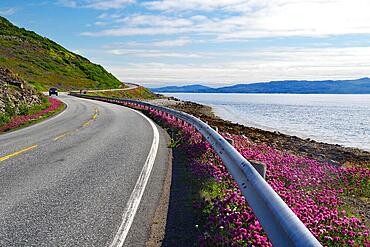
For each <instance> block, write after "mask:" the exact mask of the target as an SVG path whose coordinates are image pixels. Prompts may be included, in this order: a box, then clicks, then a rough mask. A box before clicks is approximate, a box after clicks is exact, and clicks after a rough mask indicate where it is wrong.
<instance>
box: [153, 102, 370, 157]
mask: <svg viewBox="0 0 370 247" xmlns="http://www.w3.org/2000/svg"><path fill="white" fill-rule="evenodd" d="M151 102H152V103H154V104H159V105H163V106H167V107H171V108H173V109H176V110H181V111H183V112H186V113H189V114H192V115H194V116H195V117H198V118H200V119H202V120H203V121H206V122H208V124H209V125H210V126H212V127H217V128H218V129H219V131H221V132H226V133H230V134H238V135H244V136H246V137H247V138H248V139H249V140H250V141H252V142H254V143H256V144H265V145H268V146H271V147H273V148H276V149H278V150H284V151H288V152H290V153H292V154H295V155H299V156H305V157H309V158H312V159H315V160H318V161H323V162H330V163H333V164H344V163H346V162H363V163H369V162H370V152H369V151H366V150H363V149H359V148H352V147H343V146H340V145H338V144H329V143H325V142H319V141H315V140H311V139H309V138H306V139H304V138H301V137H298V136H295V135H289V134H285V133H281V132H279V131H272V130H264V129H261V128H257V127H249V126H245V125H242V124H238V123H233V122H231V121H229V120H224V119H222V118H220V117H218V116H217V115H216V114H215V112H214V109H212V107H210V106H206V105H202V104H199V103H194V102H191V101H182V100H179V99H176V98H174V97H168V98H162V99H156V100H151Z"/></svg>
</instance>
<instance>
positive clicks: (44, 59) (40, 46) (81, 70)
mask: <svg viewBox="0 0 370 247" xmlns="http://www.w3.org/2000/svg"><path fill="white" fill-rule="evenodd" d="M0 66H3V67H7V68H9V69H11V70H12V71H13V72H15V73H17V74H19V75H20V76H22V77H23V79H25V80H26V81H28V82H30V83H31V84H33V85H34V87H36V88H37V89H38V90H45V89H47V88H49V87H52V86H55V87H58V88H60V89H63V90H71V89H81V88H82V89H83V88H89V89H91V88H101V89H104V88H118V87H120V86H121V82H120V81H119V80H118V79H117V78H115V77H114V76H113V75H112V74H110V73H108V72H107V71H106V70H105V69H104V68H103V67H102V66H100V65H96V64H93V63H91V62H90V61H89V60H87V59H86V58H84V57H82V56H80V55H77V54H74V53H72V52H70V51H68V50H67V49H65V48H63V47H62V46H60V45H58V44H57V43H55V42H53V41H52V40H49V39H47V38H44V37H41V36H40V35H38V34H36V33H35V32H31V31H27V30H25V29H24V28H18V27H16V26H14V25H13V24H11V23H10V22H9V21H8V20H6V19H5V18H3V17H0Z"/></svg>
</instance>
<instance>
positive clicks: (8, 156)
mask: <svg viewBox="0 0 370 247" xmlns="http://www.w3.org/2000/svg"><path fill="white" fill-rule="evenodd" d="M36 147H38V145H33V146H31V147H28V148H25V149H22V150H20V151H18V152H15V153H12V154H9V155H7V156H4V157H1V158H0V161H4V160H7V159H9V158H11V157H13V156H16V155H18V154H21V153H24V152H27V151H29V150H31V149H34V148H36Z"/></svg>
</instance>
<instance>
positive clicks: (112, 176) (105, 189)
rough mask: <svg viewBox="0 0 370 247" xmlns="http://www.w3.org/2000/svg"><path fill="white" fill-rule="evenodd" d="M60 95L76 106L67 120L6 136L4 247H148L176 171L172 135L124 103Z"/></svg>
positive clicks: (1, 141) (0, 195)
mask: <svg viewBox="0 0 370 247" xmlns="http://www.w3.org/2000/svg"><path fill="white" fill-rule="evenodd" d="M59 98H60V99H61V100H63V101H64V102H65V103H66V104H67V106H68V107H67V109H66V110H65V111H64V112H63V113H61V114H60V115H58V116H56V117H54V118H52V119H49V120H46V121H44V122H42V123H39V124H37V125H34V126H31V127H28V128H25V129H22V130H19V131H15V132H11V133H7V134H4V135H0V246H111V245H112V244H115V243H114V240H116V239H117V237H118V238H120V239H121V240H122V239H124V240H125V241H124V242H123V246H142V245H144V244H145V241H146V240H147V238H148V235H149V230H150V225H151V219H152V216H153V214H154V211H155V208H156V205H157V202H158V201H159V198H160V195H161V189H162V183H163V180H164V177H165V174H166V170H167V166H168V153H169V151H168V148H167V143H168V140H167V139H166V138H167V137H166V134H165V133H164V131H163V130H161V129H160V128H157V126H155V125H154V126H153V124H151V123H150V122H149V121H148V120H147V119H145V117H143V116H142V115H141V114H139V113H137V112H135V111H132V110H130V109H128V108H125V107H123V106H118V105H113V104H108V103H104V102H97V101H89V100H84V99H79V98H74V97H71V96H66V95H62V96H60V97H59ZM156 129H158V134H159V135H158V137H159V138H158V148H157V151H156V153H155V157H154V158H153V161H154V164H153V169H152V170H151V172H149V174H148V170H146V169H147V167H148V159H149V158H148V155H149V153H152V151H153V147H154V146H155V145H154V139H153V138H154V136H155V131H156ZM153 145H154V146H153ZM152 154H153V153H152ZM149 163H150V162H149ZM145 167H146V168H145ZM144 170H145V172H146V173H147V175H148V178H149V179H148V181H147V185H146V189H145V190H143V191H144V193H143V195H142V197H140V198H137V197H138V196H137V193H136V194H135V189H137V187H143V184H142V183H141V184H139V186H138V183H139V182H138V180H140V179H139V177H141V176H142V175H143V171H144ZM145 172H144V173H145ZM149 175H150V177H149ZM133 198H134V199H135V200H136V203H137V201H138V199H139V202H140V203H139V204H138V208H137V213H136V216H135V215H133V216H134V217H132V219H133V221H132V225H129V227H128V229H127V225H126V230H127V235H126V236H122V234H121V233H122V232H121V233H120V232H119V229H122V224H124V225H125V224H128V223H124V222H125V220H123V218H124V217H126V216H127V214H129V215H130V214H132V212H133V208H132V207H130V203H132V200H133ZM140 199H141V200H140ZM128 207H129V208H130V209H129V210H127V208H128ZM122 237H123V238H122ZM115 246H118V245H115Z"/></svg>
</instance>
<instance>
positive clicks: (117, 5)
mask: <svg viewBox="0 0 370 247" xmlns="http://www.w3.org/2000/svg"><path fill="white" fill-rule="evenodd" d="M134 2H135V0H58V3H59V4H60V5H62V6H65V7H70V8H92V9H101V10H108V9H121V8H123V7H125V6H126V5H127V4H130V3H134Z"/></svg>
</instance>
